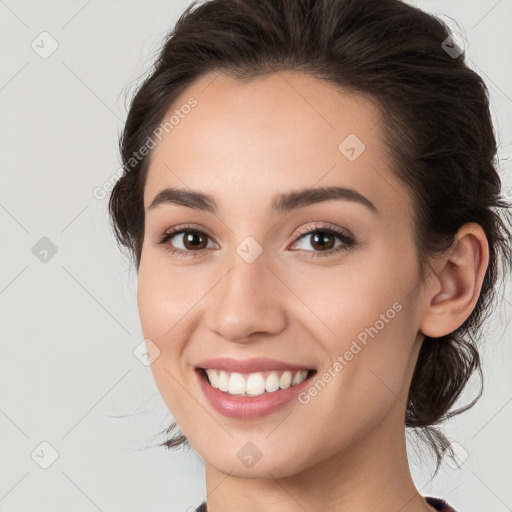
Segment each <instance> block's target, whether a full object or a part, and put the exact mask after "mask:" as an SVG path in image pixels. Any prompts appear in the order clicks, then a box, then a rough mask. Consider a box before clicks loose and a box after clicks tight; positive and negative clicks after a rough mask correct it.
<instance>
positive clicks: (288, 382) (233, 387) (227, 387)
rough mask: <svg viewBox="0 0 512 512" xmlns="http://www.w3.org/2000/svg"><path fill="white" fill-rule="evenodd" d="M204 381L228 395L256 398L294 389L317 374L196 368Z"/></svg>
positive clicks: (295, 371)
mask: <svg viewBox="0 0 512 512" xmlns="http://www.w3.org/2000/svg"><path fill="white" fill-rule="evenodd" d="M196 371H198V372H199V374H200V376H201V378H202V379H204V380H206V381H207V382H208V383H209V384H210V385H211V386H212V387H213V388H215V389H218V390H220V391H223V392H225V393H226V394H228V395H235V396H247V397H256V396H261V395H267V394H270V393H276V392H279V391H281V390H284V389H288V388H291V387H294V386H296V385H298V384H300V383H302V382H304V381H305V380H307V379H310V378H311V377H312V376H313V375H315V374H316V373H317V371H316V370H314V369H310V370H271V371H262V372H250V373H239V372H228V371H225V370H218V369H215V368H196Z"/></svg>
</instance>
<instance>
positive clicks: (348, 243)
mask: <svg viewBox="0 0 512 512" xmlns="http://www.w3.org/2000/svg"><path fill="white" fill-rule="evenodd" d="M186 232H193V233H200V234H201V235H205V236H207V237H208V238H211V237H210V235H208V233H205V232H204V231H201V230H199V229H197V228H195V227H194V226H190V225H184V226H178V227H174V228H171V229H168V230H167V231H166V232H165V233H163V234H162V235H161V236H160V237H159V238H158V240H157V244H159V245H167V247H166V250H167V251H168V252H170V253H171V254H175V255H177V256H178V257H180V258H190V257H191V258H196V257H197V256H199V255H200V254H201V253H202V252H203V251H205V250H206V249H200V250H198V251H184V250H183V249H176V248H174V247H171V246H170V245H169V244H167V242H168V240H170V239H171V238H172V237H174V236H175V235H179V234H181V233H186ZM318 232H321V233H325V234H328V235H333V236H336V237H338V238H339V239H340V240H341V241H342V242H343V245H340V246H338V247H336V248H334V249H329V250H328V251H304V250H303V249H299V250H297V252H305V253H311V254H308V256H309V257H311V258H316V257H321V256H332V255H334V254H338V253H341V252H342V251H346V250H348V249H350V248H351V247H353V246H355V245H356V241H355V240H354V238H353V237H352V236H350V235H347V234H346V233H345V232H343V231H341V230H339V229H338V228H335V227H324V226H316V225H315V227H314V228H308V229H305V230H303V231H301V232H299V233H298V235H297V238H296V239H295V241H294V242H293V243H294V244H295V243H296V242H297V241H298V240H299V239H301V238H303V237H305V236H307V235H311V234H314V233H318ZM191 253H192V254H191Z"/></svg>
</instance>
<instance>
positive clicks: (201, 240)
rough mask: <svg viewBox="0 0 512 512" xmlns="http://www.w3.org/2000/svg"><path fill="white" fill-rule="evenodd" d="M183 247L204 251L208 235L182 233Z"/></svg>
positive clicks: (198, 232)
mask: <svg viewBox="0 0 512 512" xmlns="http://www.w3.org/2000/svg"><path fill="white" fill-rule="evenodd" d="M183 235H184V236H183V245H184V246H185V248H186V249H190V250H194V249H199V250H200V249H206V245H207V243H208V242H207V238H208V235H205V234H204V233H201V232H200V231H183Z"/></svg>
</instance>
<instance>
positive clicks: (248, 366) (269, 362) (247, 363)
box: [197, 357, 312, 373]
mask: <svg viewBox="0 0 512 512" xmlns="http://www.w3.org/2000/svg"><path fill="white" fill-rule="evenodd" d="M197 367H198V368H202V369H206V368H214V369H217V370H224V371H227V372H239V373H252V372H260V371H261V372H264V371H269V370H283V371H286V370H291V371H299V370H311V369H312V368H309V367H307V366H302V365H297V364H291V363H287V362H285V361H278V360H277V359H268V358H266V357H256V358H253V359H233V358H230V357H216V358H213V359H205V360H204V361H201V362H199V363H198V364H197Z"/></svg>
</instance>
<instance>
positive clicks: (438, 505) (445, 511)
mask: <svg viewBox="0 0 512 512" xmlns="http://www.w3.org/2000/svg"><path fill="white" fill-rule="evenodd" d="M425 500H426V502H427V503H428V504H429V505H430V506H431V507H434V508H435V509H436V510H437V511H438V512H456V510H455V509H454V508H452V507H450V505H448V503H446V501H444V500H443V499H442V498H433V497H431V496H425ZM195 512H208V509H207V508H206V501H203V503H201V505H199V507H198V508H196V510H195Z"/></svg>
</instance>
